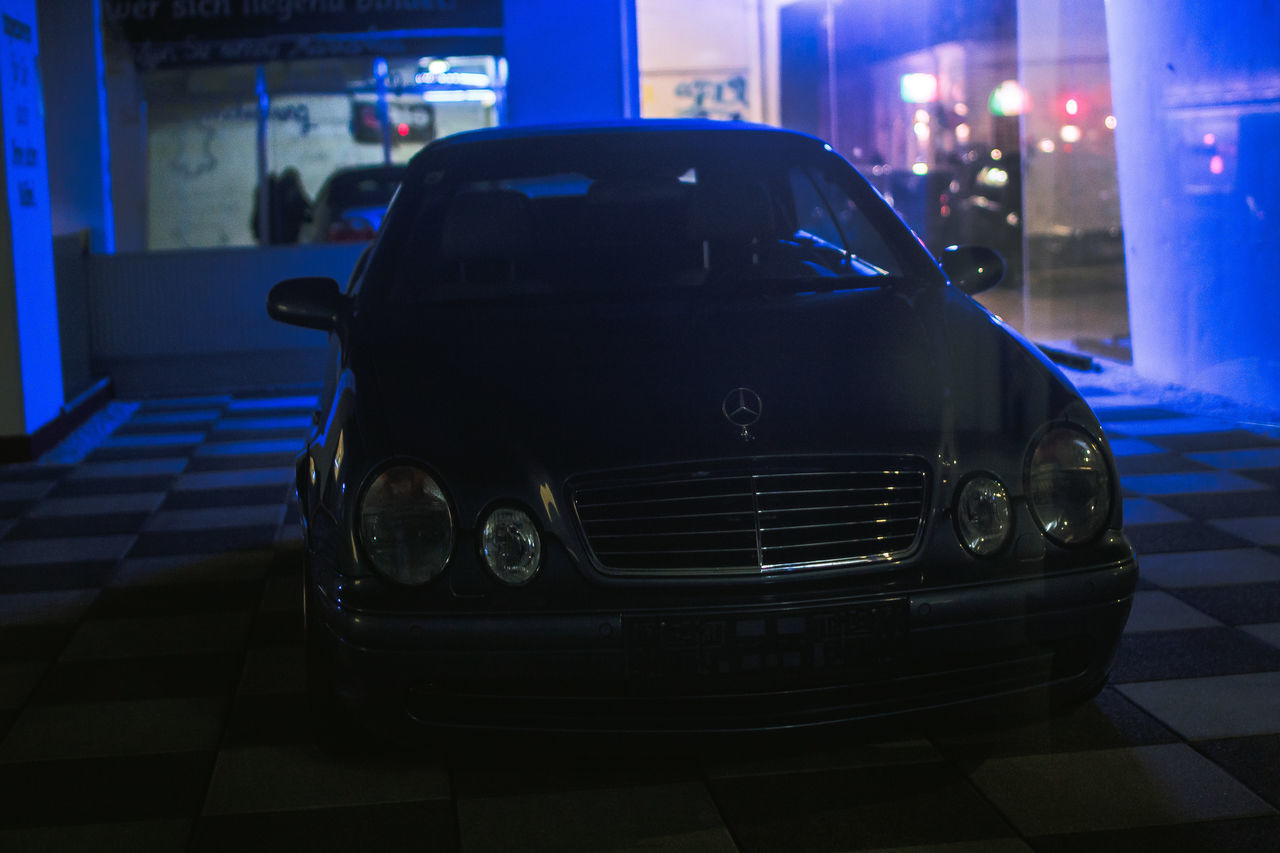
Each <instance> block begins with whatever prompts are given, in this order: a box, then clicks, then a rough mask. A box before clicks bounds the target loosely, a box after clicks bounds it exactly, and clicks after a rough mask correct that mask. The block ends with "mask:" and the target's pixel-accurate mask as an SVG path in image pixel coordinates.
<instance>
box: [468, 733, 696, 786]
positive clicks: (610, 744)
mask: <svg viewBox="0 0 1280 853" xmlns="http://www.w3.org/2000/svg"><path fill="white" fill-rule="evenodd" d="M691 754H692V753H691V751H690V750H689V749H687V748H686V749H681V748H679V746H678V745H677V744H676V743H675V742H674V741H673V742H653V741H647V740H646V739H643V738H627V737H608V736H599V737H590V736H584V737H574V736H563V737H558V736H553V735H539V736H537V737H532V738H525V739H523V740H522V739H520V738H519V737H518V736H516V735H505V734H504V735H498V736H497V737H494V738H485V737H479V736H475V735H464V736H463V737H461V738H459V739H458V740H457V741H456V742H454V743H452V744H450V745H449V746H448V747H446V748H445V755H446V756H448V757H450V758H452V759H454V761H453V763H454V766H453V768H452V773H451V777H452V780H453V788H454V795H455V796H456V797H459V798H475V797H518V796H521V795H526V794H540V793H548V792H563V791H584V790H591V789H594V788H636V787H645V786H651V785H671V784H677V783H687V782H701V781H702V778H703V770H702V767H701V766H699V764H698V763H697V762H695V761H694V760H693V759H692V758H691Z"/></svg>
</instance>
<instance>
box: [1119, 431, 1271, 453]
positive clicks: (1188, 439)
mask: <svg viewBox="0 0 1280 853" xmlns="http://www.w3.org/2000/svg"><path fill="white" fill-rule="evenodd" d="M1144 438H1145V440H1147V441H1149V442H1151V443H1152V444H1155V445H1159V446H1160V447H1163V448H1166V449H1168V450H1173V451H1176V452H1179V453H1192V452H1197V451H1202V450H1244V449H1247V448H1252V447H1275V446H1276V445H1278V444H1280V441H1277V440H1276V439H1274V438H1267V437H1266V436H1262V435H1258V434H1257V433H1256V432H1249V431H1248V430H1242V429H1237V430H1228V431H1226V432H1199V433H1180V434H1176V435H1149V436H1144Z"/></svg>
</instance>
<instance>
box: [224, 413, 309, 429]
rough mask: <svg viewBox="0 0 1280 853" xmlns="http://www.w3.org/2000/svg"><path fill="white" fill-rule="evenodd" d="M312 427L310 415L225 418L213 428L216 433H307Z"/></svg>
mask: <svg viewBox="0 0 1280 853" xmlns="http://www.w3.org/2000/svg"><path fill="white" fill-rule="evenodd" d="M310 426H311V416H310V415H288V416H281V417H275V418H271V417H264V418H245V417H237V418H223V419H222V420H220V421H218V424H217V426H215V427H214V428H213V430H214V432H228V431H233V430H263V431H271V430H293V431H294V432H305V431H306V430H307V428H308V427H310Z"/></svg>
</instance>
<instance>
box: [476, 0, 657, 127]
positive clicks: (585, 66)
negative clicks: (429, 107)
mask: <svg viewBox="0 0 1280 853" xmlns="http://www.w3.org/2000/svg"><path fill="white" fill-rule="evenodd" d="M502 13H503V31H504V34H503V43H504V45H505V48H506V55H507V62H508V64H509V73H510V77H509V79H508V82H507V122H508V123H510V124H540V123H544V122H559V121H589V120H594V119H616V118H622V117H633V116H639V114H640V96H639V75H638V72H637V67H638V66H637V63H636V25H635V0H506V2H505V3H504V4H503V12H502Z"/></svg>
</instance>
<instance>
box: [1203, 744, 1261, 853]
mask: <svg viewBox="0 0 1280 853" xmlns="http://www.w3.org/2000/svg"><path fill="white" fill-rule="evenodd" d="M1195 747H1196V749H1198V750H1200V752H1202V753H1204V754H1205V755H1206V756H1208V757H1209V758H1211V759H1212V760H1213V761H1215V762H1217V763H1218V764H1219V765H1221V766H1222V768H1223V769H1225V770H1226V771H1227V772H1228V773H1230V774H1231V775H1232V776H1234V777H1236V778H1237V779H1239V780H1240V781H1241V782H1243V783H1244V784H1246V785H1248V786H1249V787H1250V788H1252V789H1253V791H1254V793H1256V794H1258V796H1260V797H1262V798H1263V799H1265V800H1266V801H1267V802H1269V803H1271V805H1273V806H1277V807H1280V734H1274V735H1260V736H1258V737H1237V738H1227V739H1226V740H1204V741H1198V742H1196V744H1195ZM1274 839H1275V840H1276V842H1277V846H1278V847H1280V834H1277V835H1276V836H1274Z"/></svg>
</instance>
